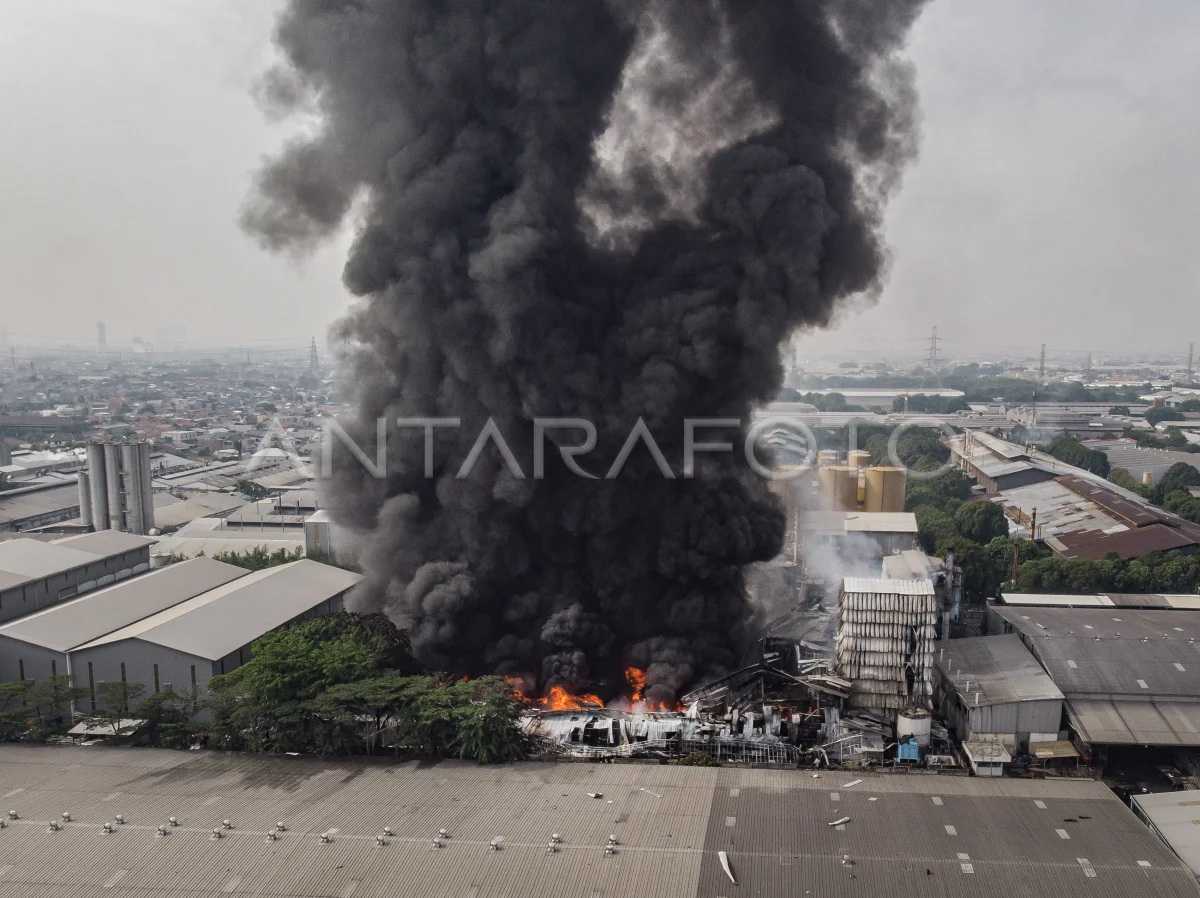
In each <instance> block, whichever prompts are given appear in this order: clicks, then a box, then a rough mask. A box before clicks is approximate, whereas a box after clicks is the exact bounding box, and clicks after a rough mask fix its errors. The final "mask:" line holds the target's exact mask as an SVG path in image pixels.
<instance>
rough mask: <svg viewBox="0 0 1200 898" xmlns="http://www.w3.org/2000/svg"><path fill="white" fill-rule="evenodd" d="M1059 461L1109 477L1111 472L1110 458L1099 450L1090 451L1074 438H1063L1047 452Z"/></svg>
mask: <svg viewBox="0 0 1200 898" xmlns="http://www.w3.org/2000/svg"><path fill="white" fill-rule="evenodd" d="M1046 451H1047V452H1049V453H1050V454H1051V455H1053V456H1054V457H1055V458H1057V459H1058V460H1059V461H1062V462H1066V463H1067V464H1069V465H1074V466H1075V467H1077V468H1083V469H1084V470H1085V471H1091V472H1092V473H1093V474H1099V475H1100V476H1101V477H1107V476H1108V474H1109V471H1110V465H1109V462H1108V456H1107V455H1105V454H1104V453H1103V452H1101V451H1099V450H1098V449H1089V448H1087V447H1086V446H1084V445H1083V443H1081V442H1079V440H1077V439H1075V438H1074V437H1069V436H1061V437H1059V438H1057V439H1056V440H1054V442H1052V443H1051V444H1050V446H1049V448H1048V449H1047V450H1046Z"/></svg>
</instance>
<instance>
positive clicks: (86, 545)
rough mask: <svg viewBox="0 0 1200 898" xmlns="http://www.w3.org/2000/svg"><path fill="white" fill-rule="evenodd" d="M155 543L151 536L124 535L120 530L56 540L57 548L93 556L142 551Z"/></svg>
mask: <svg viewBox="0 0 1200 898" xmlns="http://www.w3.org/2000/svg"><path fill="white" fill-rule="evenodd" d="M153 542H154V538H153V537H150V536H138V535H137V534H136V533H123V532H121V531H120V530H98V531H96V532H95V533H81V534H79V535H78V536H67V537H64V538H63V539H56V540H54V544H55V545H56V546H66V547H67V548H70V549H79V550H80V551H82V552H91V553H92V554H93V555H103V556H108V555H120V554H121V553H122V552H128V551H130V550H131V549H140V548H141V547H142V546H149V545H151V544H152V543H153Z"/></svg>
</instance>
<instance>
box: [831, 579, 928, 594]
mask: <svg viewBox="0 0 1200 898" xmlns="http://www.w3.org/2000/svg"><path fill="white" fill-rule="evenodd" d="M842 592H849V593H865V594H868V595H889V596H931V595H933V594H934V592H933V581H932V580H928V579H921V580H888V579H884V578H883V577H846V578H845V579H844V580H843V581H842Z"/></svg>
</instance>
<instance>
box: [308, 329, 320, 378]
mask: <svg viewBox="0 0 1200 898" xmlns="http://www.w3.org/2000/svg"><path fill="white" fill-rule="evenodd" d="M320 369H321V359H320V357H319V356H318V355H317V338H316V337H313V338H312V343H311V344H310V345H309V347H308V370H309V371H311V372H312V373H313V374H316V373H317V372H318V371H319V370H320Z"/></svg>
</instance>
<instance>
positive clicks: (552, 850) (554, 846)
mask: <svg viewBox="0 0 1200 898" xmlns="http://www.w3.org/2000/svg"><path fill="white" fill-rule="evenodd" d="M546 854H558V843H557V842H555V841H554V840H553V839H551V840H550V841H549V842H548V843H547V844H546Z"/></svg>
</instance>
